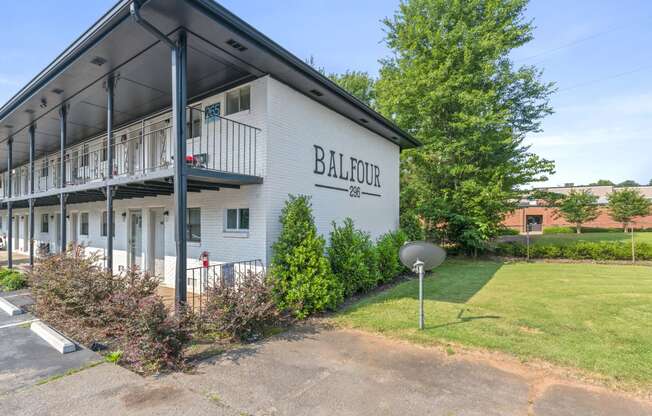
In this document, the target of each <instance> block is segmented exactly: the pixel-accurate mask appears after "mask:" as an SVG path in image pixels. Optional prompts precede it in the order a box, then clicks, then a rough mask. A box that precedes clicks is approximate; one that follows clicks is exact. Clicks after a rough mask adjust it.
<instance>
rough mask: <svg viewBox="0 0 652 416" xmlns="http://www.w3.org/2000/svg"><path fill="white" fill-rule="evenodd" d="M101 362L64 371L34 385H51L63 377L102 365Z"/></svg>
mask: <svg viewBox="0 0 652 416" xmlns="http://www.w3.org/2000/svg"><path fill="white" fill-rule="evenodd" d="M103 362H104V361H95V362H91V363H89V364H86V365H84V366H82V367H78V368H71V369H70V370H68V371H66V372H65V373H60V374H55V375H53V376H50V377H47V378H44V379H42V380H39V381H37V382H36V385H37V386H42V385H43V384H47V383H51V382H53V381H56V380H59V379H62V378H64V377H68V376H71V375H73V374H77V373H79V372H81V371H84V370H88V369H89V368H93V367H97V366H98V365H100V364H102V363H103Z"/></svg>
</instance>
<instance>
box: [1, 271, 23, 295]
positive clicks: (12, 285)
mask: <svg viewBox="0 0 652 416" xmlns="http://www.w3.org/2000/svg"><path fill="white" fill-rule="evenodd" d="M25 286H27V279H26V278H25V276H24V275H23V274H22V273H21V272H19V271H17V270H12V269H0V291H12V290H18V289H22V288H24V287H25Z"/></svg>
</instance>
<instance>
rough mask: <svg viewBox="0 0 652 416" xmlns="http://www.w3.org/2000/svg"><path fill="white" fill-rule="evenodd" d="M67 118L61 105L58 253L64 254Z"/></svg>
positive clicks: (63, 106) (66, 112) (66, 113)
mask: <svg viewBox="0 0 652 416" xmlns="http://www.w3.org/2000/svg"><path fill="white" fill-rule="evenodd" d="M67 118H68V110H67V109H66V105H65V104H63V105H61V108H60V109H59V129H60V139H59V152H60V153H59V155H60V157H61V164H60V165H59V168H60V170H59V216H60V222H59V233H60V240H59V251H60V252H61V253H65V251H66V244H67V242H66V194H65V193H64V192H63V191H64V188H65V187H66V135H67Z"/></svg>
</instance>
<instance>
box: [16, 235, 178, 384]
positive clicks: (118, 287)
mask: <svg viewBox="0 0 652 416" xmlns="http://www.w3.org/2000/svg"><path fill="white" fill-rule="evenodd" d="M99 260H100V259H99V256H98V255H97V254H91V255H86V254H85V251H84V249H83V247H79V248H76V249H74V250H69V251H68V252H66V253H63V254H57V255H52V256H48V257H44V258H42V259H41V260H40V261H39V262H38V263H36V265H35V266H34V268H33V269H32V270H31V271H30V272H29V274H28V278H29V281H30V284H31V289H32V295H33V297H34V301H35V303H34V306H35V312H36V313H37V315H38V316H39V317H40V318H42V319H43V320H45V321H47V322H49V323H51V324H52V325H54V326H55V327H57V328H59V329H61V330H63V331H64V332H66V333H68V334H69V335H71V336H73V337H74V338H76V339H77V340H79V341H81V342H83V343H86V344H91V343H93V342H95V341H101V342H102V343H106V344H109V345H110V346H111V347H112V348H113V349H115V350H121V351H123V355H122V357H121V359H120V361H121V362H123V363H125V364H128V365H130V366H132V367H133V368H134V369H135V370H137V371H141V372H150V371H159V370H162V369H164V368H178V367H179V366H180V365H181V363H182V362H183V348H184V347H185V346H186V345H187V344H188V342H189V339H190V332H189V330H188V328H190V325H189V318H190V314H187V313H181V314H179V315H178V316H175V317H173V316H170V313H169V311H168V309H167V308H166V306H165V304H164V303H163V300H162V299H161V298H160V297H159V296H156V290H157V287H158V284H159V280H158V279H157V278H156V277H154V276H153V275H150V274H148V273H142V272H140V271H138V270H136V269H131V270H127V271H126V272H125V273H122V274H119V275H112V274H111V273H109V272H107V271H105V270H103V269H102V268H101V267H100V266H98V265H99V264H100V261H99Z"/></svg>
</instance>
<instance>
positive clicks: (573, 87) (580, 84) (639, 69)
mask: <svg viewBox="0 0 652 416" xmlns="http://www.w3.org/2000/svg"><path fill="white" fill-rule="evenodd" d="M648 68H652V65H644V66H641V67H638V68H635V69H632V70H630V71H625V72H620V73H618V74H614V75H608V76H606V77H602V78H596V79H593V80H590V81H586V82H580V83H577V84H574V85H571V86H569V87H565V88H560V89H559V90H557V93H560V92H564V91H569V90H574V89H576V88H581V87H585V86H588V85H592V84H596V83H598V82H602V81H607V80H611V79H615V78H621V77H624V76H626V75H630V74H634V73H636V72H640V71H643V70H645V69H648Z"/></svg>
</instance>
